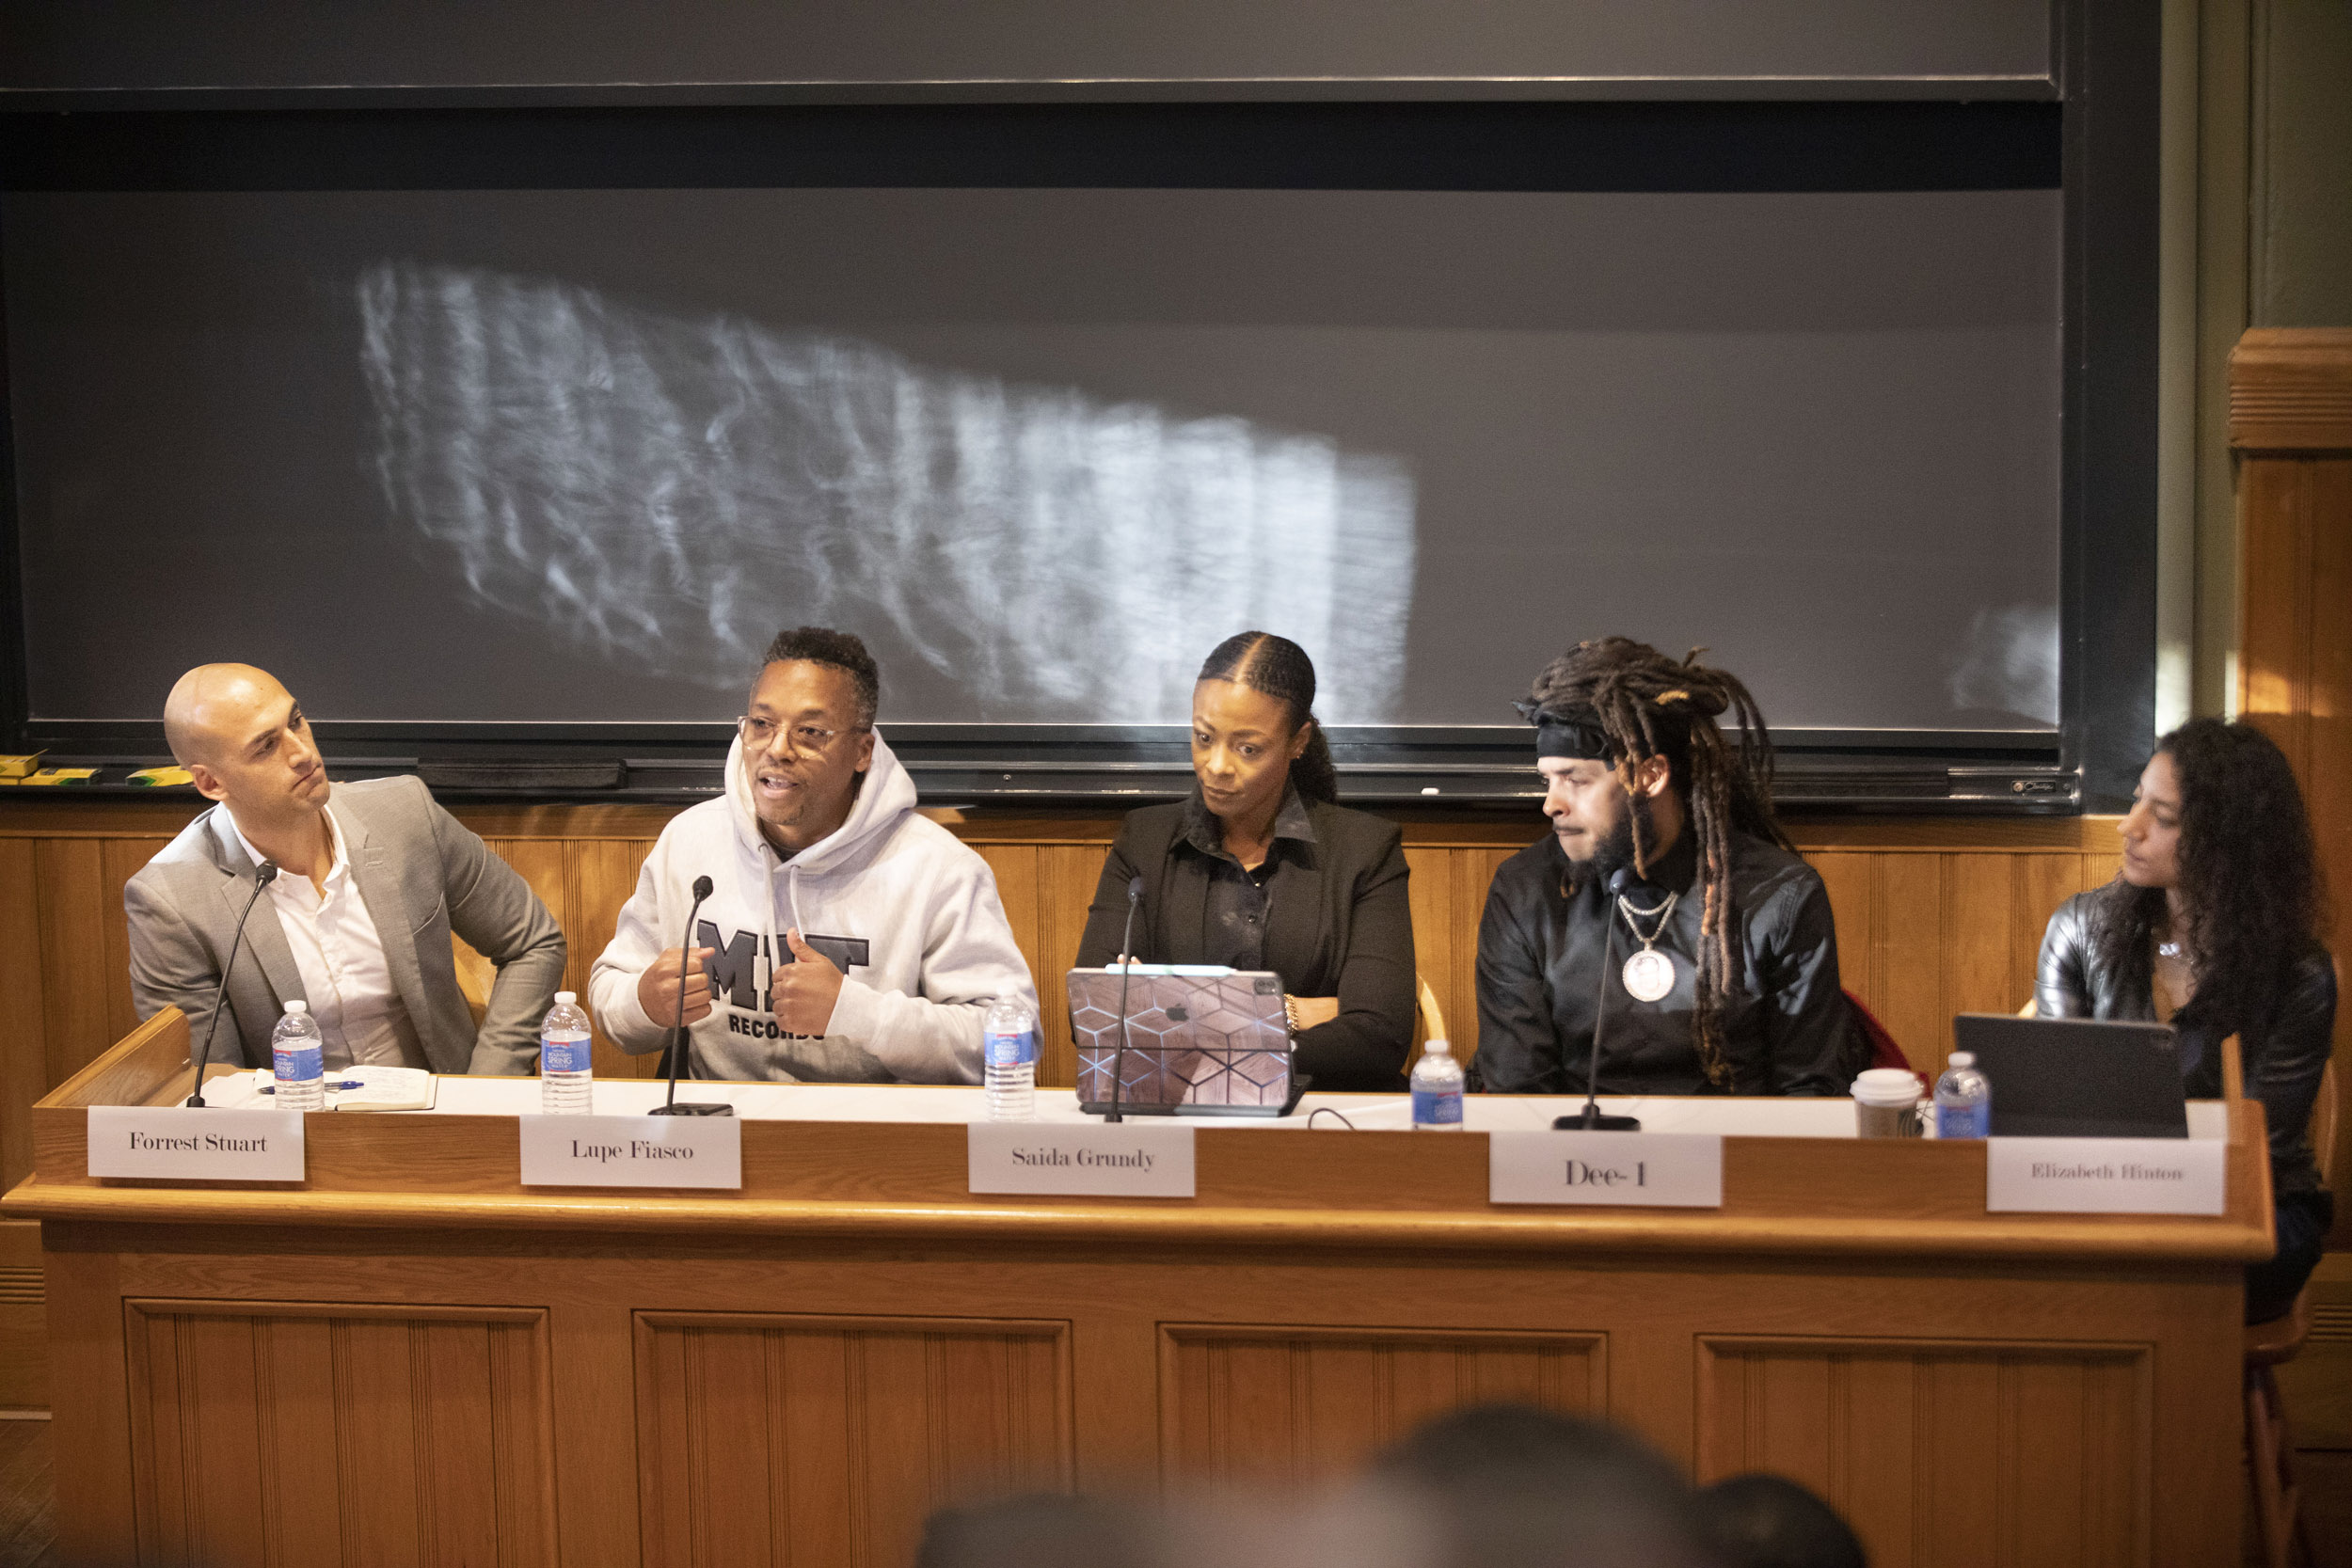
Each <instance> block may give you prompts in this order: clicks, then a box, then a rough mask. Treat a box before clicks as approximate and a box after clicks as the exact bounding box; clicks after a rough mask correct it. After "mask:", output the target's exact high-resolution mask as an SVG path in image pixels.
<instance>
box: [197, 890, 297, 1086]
mask: <svg viewBox="0 0 2352 1568" xmlns="http://www.w3.org/2000/svg"><path fill="white" fill-rule="evenodd" d="M277 879H278V863H277V862H276V861H263V862H262V863H261V864H260V865H259V866H258V867H256V868H255V870H254V873H253V896H252V897H250V898H248V899H246V901H245V913H244V914H241V915H239V916H237V934H236V936H235V937H234V938H233V939H232V940H231V941H230V943H229V961H228V962H227V963H225V964H223V965H221V966H220V984H219V985H217V986H215V987H214V988H213V1018H212V1022H210V1023H207V1024H206V1025H205V1026H204V1049H203V1050H201V1051H199V1052H198V1053H196V1082H194V1083H193V1084H190V1085H188V1098H187V1099H186V1101H183V1103H184V1104H187V1105H191V1106H194V1107H196V1108H198V1109H204V1108H205V1106H204V1069H206V1068H208V1067H211V1066H212V1065H213V1037H214V1036H215V1034H217V1033H219V1032H220V999H221V998H222V997H224V996H226V995H228V994H229V975H230V972H231V971H233V970H234V969H235V968H236V967H237V950H238V949H239V948H241V947H243V946H244V945H245V923H246V917H247V916H249V915H251V914H252V913H253V906H254V905H256V904H258V903H260V902H261V901H262V889H263V888H265V887H267V886H269V885H270V883H272V882H274V881H276V880H277Z"/></svg>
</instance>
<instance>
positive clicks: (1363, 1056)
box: [1078, 803, 1419, 1093]
mask: <svg viewBox="0 0 2352 1568" xmlns="http://www.w3.org/2000/svg"><path fill="white" fill-rule="evenodd" d="M1185 809H1186V808H1185V806H1184V805H1183V804H1181V803H1180V804H1177V805H1169V806H1146V807H1144V808H1143V809H1142V810H1141V811H1136V812H1130V813H1128V814H1127V819H1126V820H1125V821H1124V822H1122V823H1121V824H1120V829H1119V838H1118V841H1117V842H1115V843H1114V844H1112V846H1111V852H1110V855H1109V857H1108V858H1107V859H1106V860H1104V863H1103V878H1102V881H1101V882H1100V883H1099V884H1098V885H1097V886H1096V888H1095V890H1094V903H1093V906H1092V908H1090V909H1089V911H1087V928H1086V935H1085V936H1084V937H1083V938H1082V939H1080V941H1079V942H1078V967H1079V968H1081V969H1099V968H1101V967H1103V966H1104V965H1106V964H1109V963H1112V962H1114V961H1115V960H1116V959H1117V958H1119V940H1120V931H1121V930H1122V929H1123V927H1125V925H1126V921H1127V884H1128V882H1129V881H1130V880H1131V879H1134V878H1136V877H1137V876H1140V877H1142V879H1143V900H1142V904H1141V907H1140V908H1139V909H1138V910H1137V911H1136V951H1135V955H1134V956H1135V957H1136V958H1138V959H1142V960H1144V961H1147V962H1151V963H1178V964H1182V963H1200V962H1204V961H1206V960H1205V956H1204V950H1203V946H1202V942H1203V936H1204V933H1203V927H1204V925H1205V923H1206V920H1207V914H1208V889H1209V875H1208V867H1207V864H1206V863H1205V862H1204V861H1203V860H1202V859H1201V858H1200V856H1199V855H1197V854H1194V853H1191V852H1189V851H1184V852H1180V847H1181V846H1183V845H1184V814H1185ZM1307 809H1308V815H1309V816H1310V818H1311V820H1312V821H1313V823H1314V831H1315V836H1314V842H1313V843H1311V844H1305V845H1299V846H1296V848H1298V849H1299V850H1301V851H1303V852H1301V853H1299V854H1296V855H1295V856H1294V855H1293V854H1292V853H1291V852H1290V848H1291V847H1290V846H1287V845H1286V847H1285V852H1284V853H1283V855H1282V856H1281V857H1280V858H1279V860H1278V861H1277V862H1276V864H1275V869H1274V872H1273V874H1272V875H1271V876H1269V877H1268V878H1267V879H1266V882H1265V895H1266V926H1265V963H1266V967H1267V968H1268V969H1271V970H1272V971H1274V972H1275V973H1276V974H1279V975H1280V976H1281V977H1282V988H1283V990H1286V991H1288V992H1289V993H1290V994H1291V995H1293V996H1337V997H1338V998H1339V999H1340V1014H1339V1017H1337V1018H1335V1019H1333V1020H1332V1021H1331V1022H1328V1023H1322V1024H1317V1025H1316V1026H1315V1027H1314V1028H1312V1029H1309V1030H1307V1031H1305V1032H1304V1033H1302V1034H1301V1035H1300V1036H1299V1037H1298V1070H1299V1071H1300V1072H1302V1073H1307V1074H1310V1075H1311V1076H1312V1077H1313V1079H1314V1086H1315V1087H1316V1088H1317V1089H1322V1090H1342V1091H1354V1092H1359V1093H1360V1092H1380V1091H1393V1090H1401V1089H1403V1088H1404V1087H1405V1079H1404V1072H1405V1056H1406V1053H1407V1052H1408V1051H1410V1050H1411V1049H1412V1043H1413V1012H1414V1005H1415V1002H1416V1000H1417V999H1418V996H1419V980H1418V978H1417V976H1416V975H1415V973H1414V969H1413V920H1412V906H1411V904H1410V902H1409V901H1408V899H1407V897H1406V877H1407V876H1408V875H1409V873H1408V872H1407V871H1406V865H1405V851H1404V849H1403V848H1402V847H1401V845H1400V840H1401V838H1402V836H1403V835H1402V833H1401V832H1399V830H1398V828H1397V825H1396V824H1395V823H1393V822H1390V821H1386V820H1383V819H1382V818H1380V817H1377V816H1369V815H1367V814H1365V813H1363V812H1359V811H1349V810H1347V809H1346V808H1345V807H1343V806H1335V805H1329V804H1326V803H1317V804H1314V805H1311V806H1309V807H1308V808H1307Z"/></svg>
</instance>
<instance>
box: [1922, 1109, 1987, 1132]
mask: <svg viewBox="0 0 2352 1568" xmlns="http://www.w3.org/2000/svg"><path fill="white" fill-rule="evenodd" d="M1935 1135H1936V1136H1937V1137H1938V1138H1988V1137H1991V1136H1992V1135H1993V1107H1992V1106H1990V1105H1982V1104H1979V1105H1938V1106H1937V1107H1936V1108H1935Z"/></svg>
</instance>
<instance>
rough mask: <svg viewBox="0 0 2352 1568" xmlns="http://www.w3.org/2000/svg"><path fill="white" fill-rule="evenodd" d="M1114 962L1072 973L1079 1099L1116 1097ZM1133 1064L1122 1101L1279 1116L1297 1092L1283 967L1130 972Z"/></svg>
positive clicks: (1160, 1110)
mask: <svg viewBox="0 0 2352 1568" xmlns="http://www.w3.org/2000/svg"><path fill="white" fill-rule="evenodd" d="M1119 987H1120V972H1119V971H1118V970H1116V969H1073V970H1072V971H1071V972H1070V975H1069V994H1070V1036H1071V1038H1072V1040H1073V1041H1074V1042H1075V1043H1076V1045H1077V1048H1078V1101H1079V1103H1080V1104H1081V1105H1083V1106H1085V1107H1086V1108H1087V1109H1088V1110H1090V1111H1099V1110H1102V1109H1104V1108H1105V1107H1107V1106H1108V1104H1109V1102H1110V1078H1111V1063H1112V1061H1113V1060H1114V1059H1115V1058H1116V1057H1117V1055H1118V1053H1119ZM1127 1020H1128V1022H1127V1068H1126V1072H1125V1074H1124V1076H1123V1081H1122V1083H1121V1085H1120V1105H1121V1106H1122V1107H1123V1108H1125V1109H1129V1110H1133V1111H1136V1112H1138V1113H1143V1114H1147V1115H1148V1114H1153V1113H1157V1114H1160V1115H1168V1114H1170V1113H1174V1112H1177V1111H1179V1110H1181V1111H1183V1112H1184V1113H1187V1114H1191V1115H1197V1116H1262V1117H1279V1116H1280V1115H1281V1114H1282V1112H1283V1110H1284V1108H1285V1107H1286V1106H1288V1105H1289V1104H1290V1102H1291V1100H1292V1098H1293V1096H1292V1084H1291V1069H1292V1061H1293V1055H1292V1046H1291V1034H1290V1015H1289V1014H1288V1012H1286V1011H1285V1010H1284V1007H1283V1005H1282V979H1281V976H1280V975H1279V974H1268V973H1263V972H1251V971H1236V972H1234V973H1232V974H1147V973H1145V972H1144V971H1143V970H1141V969H1140V968H1138V969H1137V970H1136V973H1135V974H1133V975H1132V976H1129V977H1127Z"/></svg>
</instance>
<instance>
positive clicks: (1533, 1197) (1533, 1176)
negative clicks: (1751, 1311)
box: [1486, 1132, 1724, 1209]
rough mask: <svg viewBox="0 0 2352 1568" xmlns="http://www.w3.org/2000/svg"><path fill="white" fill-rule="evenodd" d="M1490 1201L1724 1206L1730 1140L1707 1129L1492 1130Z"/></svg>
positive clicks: (1488, 1140) (1488, 1171)
mask: <svg viewBox="0 0 2352 1568" xmlns="http://www.w3.org/2000/svg"><path fill="white" fill-rule="evenodd" d="M1486 1148H1487V1153H1486V1201H1487V1202H1489V1203H1590V1204H1605V1205H1608V1206H1610V1207H1613V1208H1661V1209H1720V1208H1722V1207H1723V1204H1724V1140H1723V1139H1722V1137H1721V1136H1719V1135H1717V1134H1714V1133H1707V1132H1490V1133H1488V1134H1487V1135H1486Z"/></svg>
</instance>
